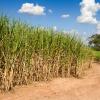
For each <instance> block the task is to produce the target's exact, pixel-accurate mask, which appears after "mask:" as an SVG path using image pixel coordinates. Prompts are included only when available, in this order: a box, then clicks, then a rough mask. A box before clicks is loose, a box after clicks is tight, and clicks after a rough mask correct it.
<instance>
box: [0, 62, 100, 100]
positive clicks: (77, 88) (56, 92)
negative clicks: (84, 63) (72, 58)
mask: <svg viewBox="0 0 100 100" xmlns="http://www.w3.org/2000/svg"><path fill="white" fill-rule="evenodd" d="M0 100H100V64H97V63H94V64H93V68H91V69H90V70H88V71H87V72H86V75H85V76H84V77H83V78H82V79H75V78H58V79H54V80H52V81H50V82H40V83H38V82H37V83H34V84H32V85H28V86H21V87H16V88H15V89H14V91H12V92H9V93H0Z"/></svg>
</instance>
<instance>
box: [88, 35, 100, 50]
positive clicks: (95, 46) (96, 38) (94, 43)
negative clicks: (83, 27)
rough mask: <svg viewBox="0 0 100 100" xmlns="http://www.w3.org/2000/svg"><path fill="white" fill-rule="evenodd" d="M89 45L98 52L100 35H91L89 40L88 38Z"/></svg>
mask: <svg viewBox="0 0 100 100" xmlns="http://www.w3.org/2000/svg"><path fill="white" fill-rule="evenodd" d="M89 45H90V46H91V47H92V48H93V49H95V50H97V51H100V34H95V35H92V36H91V37H90V38H89Z"/></svg>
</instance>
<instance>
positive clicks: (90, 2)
mask: <svg viewBox="0 0 100 100" xmlns="http://www.w3.org/2000/svg"><path fill="white" fill-rule="evenodd" d="M80 5H81V15H80V16H78V18H77V20H78V22H80V23H89V24H97V23H98V21H97V19H96V12H97V11H98V10H100V4H99V3H96V2H95V0H83V1H82V2H81V3H80Z"/></svg>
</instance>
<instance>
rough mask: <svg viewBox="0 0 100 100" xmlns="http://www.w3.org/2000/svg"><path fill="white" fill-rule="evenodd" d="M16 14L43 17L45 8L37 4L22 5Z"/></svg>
mask: <svg viewBox="0 0 100 100" xmlns="http://www.w3.org/2000/svg"><path fill="white" fill-rule="evenodd" d="M18 12H19V13H27V14H31V15H45V7H43V6H40V5H38V4H37V5H34V4H33V3H24V4H23V5H22V7H21V8H20V9H19V10H18Z"/></svg>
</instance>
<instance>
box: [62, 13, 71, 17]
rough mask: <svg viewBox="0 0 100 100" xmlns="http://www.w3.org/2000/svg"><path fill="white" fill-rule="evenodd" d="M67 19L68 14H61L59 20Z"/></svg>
mask: <svg viewBox="0 0 100 100" xmlns="http://www.w3.org/2000/svg"><path fill="white" fill-rule="evenodd" d="M68 17H70V15H69V14H63V15H61V18H68Z"/></svg>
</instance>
